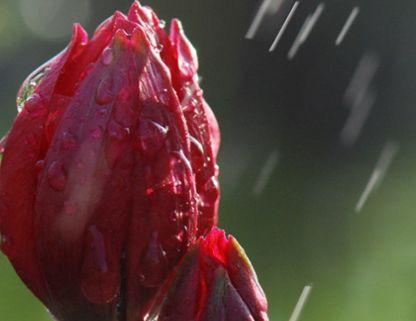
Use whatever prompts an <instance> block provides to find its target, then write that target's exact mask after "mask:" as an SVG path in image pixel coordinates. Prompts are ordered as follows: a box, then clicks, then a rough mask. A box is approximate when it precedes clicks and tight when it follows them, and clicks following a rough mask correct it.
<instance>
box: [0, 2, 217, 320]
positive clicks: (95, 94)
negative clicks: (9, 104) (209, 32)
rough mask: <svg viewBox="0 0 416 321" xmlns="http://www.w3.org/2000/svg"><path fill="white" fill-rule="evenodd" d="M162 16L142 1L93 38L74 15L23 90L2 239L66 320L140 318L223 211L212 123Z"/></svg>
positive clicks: (0, 207)
mask: <svg viewBox="0 0 416 321" xmlns="http://www.w3.org/2000/svg"><path fill="white" fill-rule="evenodd" d="M163 27H164V26H163V23H162V21H160V20H159V19H158V18H157V17H156V15H155V14H154V12H153V11H152V10H151V9H150V8H148V7H142V6H140V4H139V3H138V2H135V3H134V4H133V6H132V8H131V9H130V12H129V14H128V16H125V15H124V14H122V13H120V12H116V13H115V14H114V15H113V16H112V17H111V18H109V19H108V20H107V21H105V22H104V23H103V24H102V25H101V26H100V27H99V28H98V29H97V31H96V32H95V34H94V36H93V38H92V39H90V40H89V39H88V36H87V34H86V32H85V31H84V30H83V29H82V27H81V26H79V25H75V27H74V34H73V37H72V40H71V43H70V44H69V46H68V47H67V48H66V49H65V50H64V51H63V52H62V53H61V54H59V55H58V56H57V57H55V58H53V59H52V60H51V61H49V62H48V63H46V64H45V65H44V66H42V67H40V68H39V69H38V70H37V71H35V72H34V73H33V74H32V75H31V76H30V77H29V78H28V80H26V81H25V83H24V84H23V86H22V89H21V90H20V92H19V95H18V105H19V107H18V108H19V110H20V113H19V115H18V117H17V119H16V120H15V123H14V125H13V128H12V129H11V131H10V134H9V135H8V137H7V142H5V147H4V157H3V159H2V162H1V169H0V232H1V235H2V245H1V247H2V250H3V252H4V253H5V254H6V255H7V256H8V258H9V259H10V261H11V262H12V264H13V265H14V267H15V269H16V271H17V272H18V274H19V275H20V277H21V278H22V279H23V281H24V282H25V283H26V284H27V286H28V287H29V288H30V289H31V290H32V291H33V292H34V293H35V294H36V295H37V296H38V297H39V298H40V299H41V300H42V301H43V302H44V303H45V304H46V306H47V307H48V308H49V309H50V310H51V312H52V313H53V314H54V315H55V316H56V317H57V318H58V319H59V320H61V321H84V320H86V321H94V320H99V321H105V320H115V319H120V320H129V321H133V320H134V321H137V320H142V319H144V317H145V315H146V314H147V311H148V308H149V307H150V305H151V303H152V300H153V299H154V296H155V294H156V293H157V291H158V289H159V287H160V286H161V284H163V283H164V281H165V279H166V277H167V275H168V274H169V273H170V271H171V270H172V268H173V267H174V266H175V265H176V264H177V262H178V261H179V260H180V259H181V257H182V256H183V254H184V253H185V252H186V250H187V248H188V247H189V246H190V245H191V244H192V243H194V242H195V240H196V239H197V238H198V237H199V236H200V235H203V234H205V233H206V232H207V231H209V230H210V229H211V227H212V226H213V225H215V224H216V222H217V208H218V198H219V188H218V181H217V176H218V168H217V165H216V156H217V152H218V146H219V129H218V125H217V122H216V120H215V117H214V115H213V113H212V111H211V109H210V108H209V107H208V105H207V104H206V102H205V101H204V99H203V97H202V91H201V89H200V87H199V83H198V75H197V69H198V62H197V57H196V52H195V50H194V48H193V47H192V46H191V44H190V43H189V41H188V40H187V38H186V37H185V35H184V33H183V30H182V27H181V25H180V23H179V22H178V21H176V20H175V21H173V23H172V26H171V31H170V35H168V34H167V33H166V32H165V30H164V28H163ZM2 146H3V142H2V143H1V144H0V148H1V149H3V147H2Z"/></svg>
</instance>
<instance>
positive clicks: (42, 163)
mask: <svg viewBox="0 0 416 321" xmlns="http://www.w3.org/2000/svg"><path fill="white" fill-rule="evenodd" d="M44 167H45V161H44V160H43V159H42V160H39V161H37V162H36V164H35V168H36V171H37V172H38V173H40V172H41V171H42V170H43V168H44Z"/></svg>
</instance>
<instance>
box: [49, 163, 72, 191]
mask: <svg viewBox="0 0 416 321" xmlns="http://www.w3.org/2000/svg"><path fill="white" fill-rule="evenodd" d="M47 179H48V182H49V185H50V186H51V187H52V188H53V189H54V190H56V191H59V192H60V191H63V190H64V189H65V185H66V181H67V176H66V173H65V171H64V168H63V166H62V164H61V163H60V162H59V161H54V162H53V163H52V164H51V165H50V166H49V169H48V173H47Z"/></svg>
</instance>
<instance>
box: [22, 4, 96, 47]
mask: <svg viewBox="0 0 416 321" xmlns="http://www.w3.org/2000/svg"><path fill="white" fill-rule="evenodd" d="M20 12H21V15H22V17H23V20H24V22H25V24H26V26H27V27H28V28H29V29H30V30H31V31H32V32H33V33H34V34H35V35H36V36H38V37H39V38H42V39H46V40H55V39H60V38H63V37H67V36H68V34H70V33H71V30H72V28H71V26H72V24H73V23H74V22H79V23H81V24H85V23H87V21H88V19H89V18H90V12H91V3H90V1H89V0H71V1H65V0H21V2H20Z"/></svg>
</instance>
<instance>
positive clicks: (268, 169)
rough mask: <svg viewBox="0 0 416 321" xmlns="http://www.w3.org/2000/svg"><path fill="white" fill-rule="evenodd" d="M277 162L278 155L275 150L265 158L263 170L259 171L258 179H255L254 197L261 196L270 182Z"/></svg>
mask: <svg viewBox="0 0 416 321" xmlns="http://www.w3.org/2000/svg"><path fill="white" fill-rule="evenodd" d="M278 161H279V153H278V152H277V151H276V150H275V151H273V152H272V153H271V154H270V156H269V157H268V158H267V160H266V162H265V164H264V166H263V168H262V169H261V171H260V174H259V177H258V178H257V181H256V184H255V185H254V188H253V194H254V195H255V196H259V195H261V193H262V192H263V191H264V189H265V188H266V186H267V183H268V182H269V180H270V177H271V176H272V174H273V171H274V170H275V168H276V166H277V163H278Z"/></svg>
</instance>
